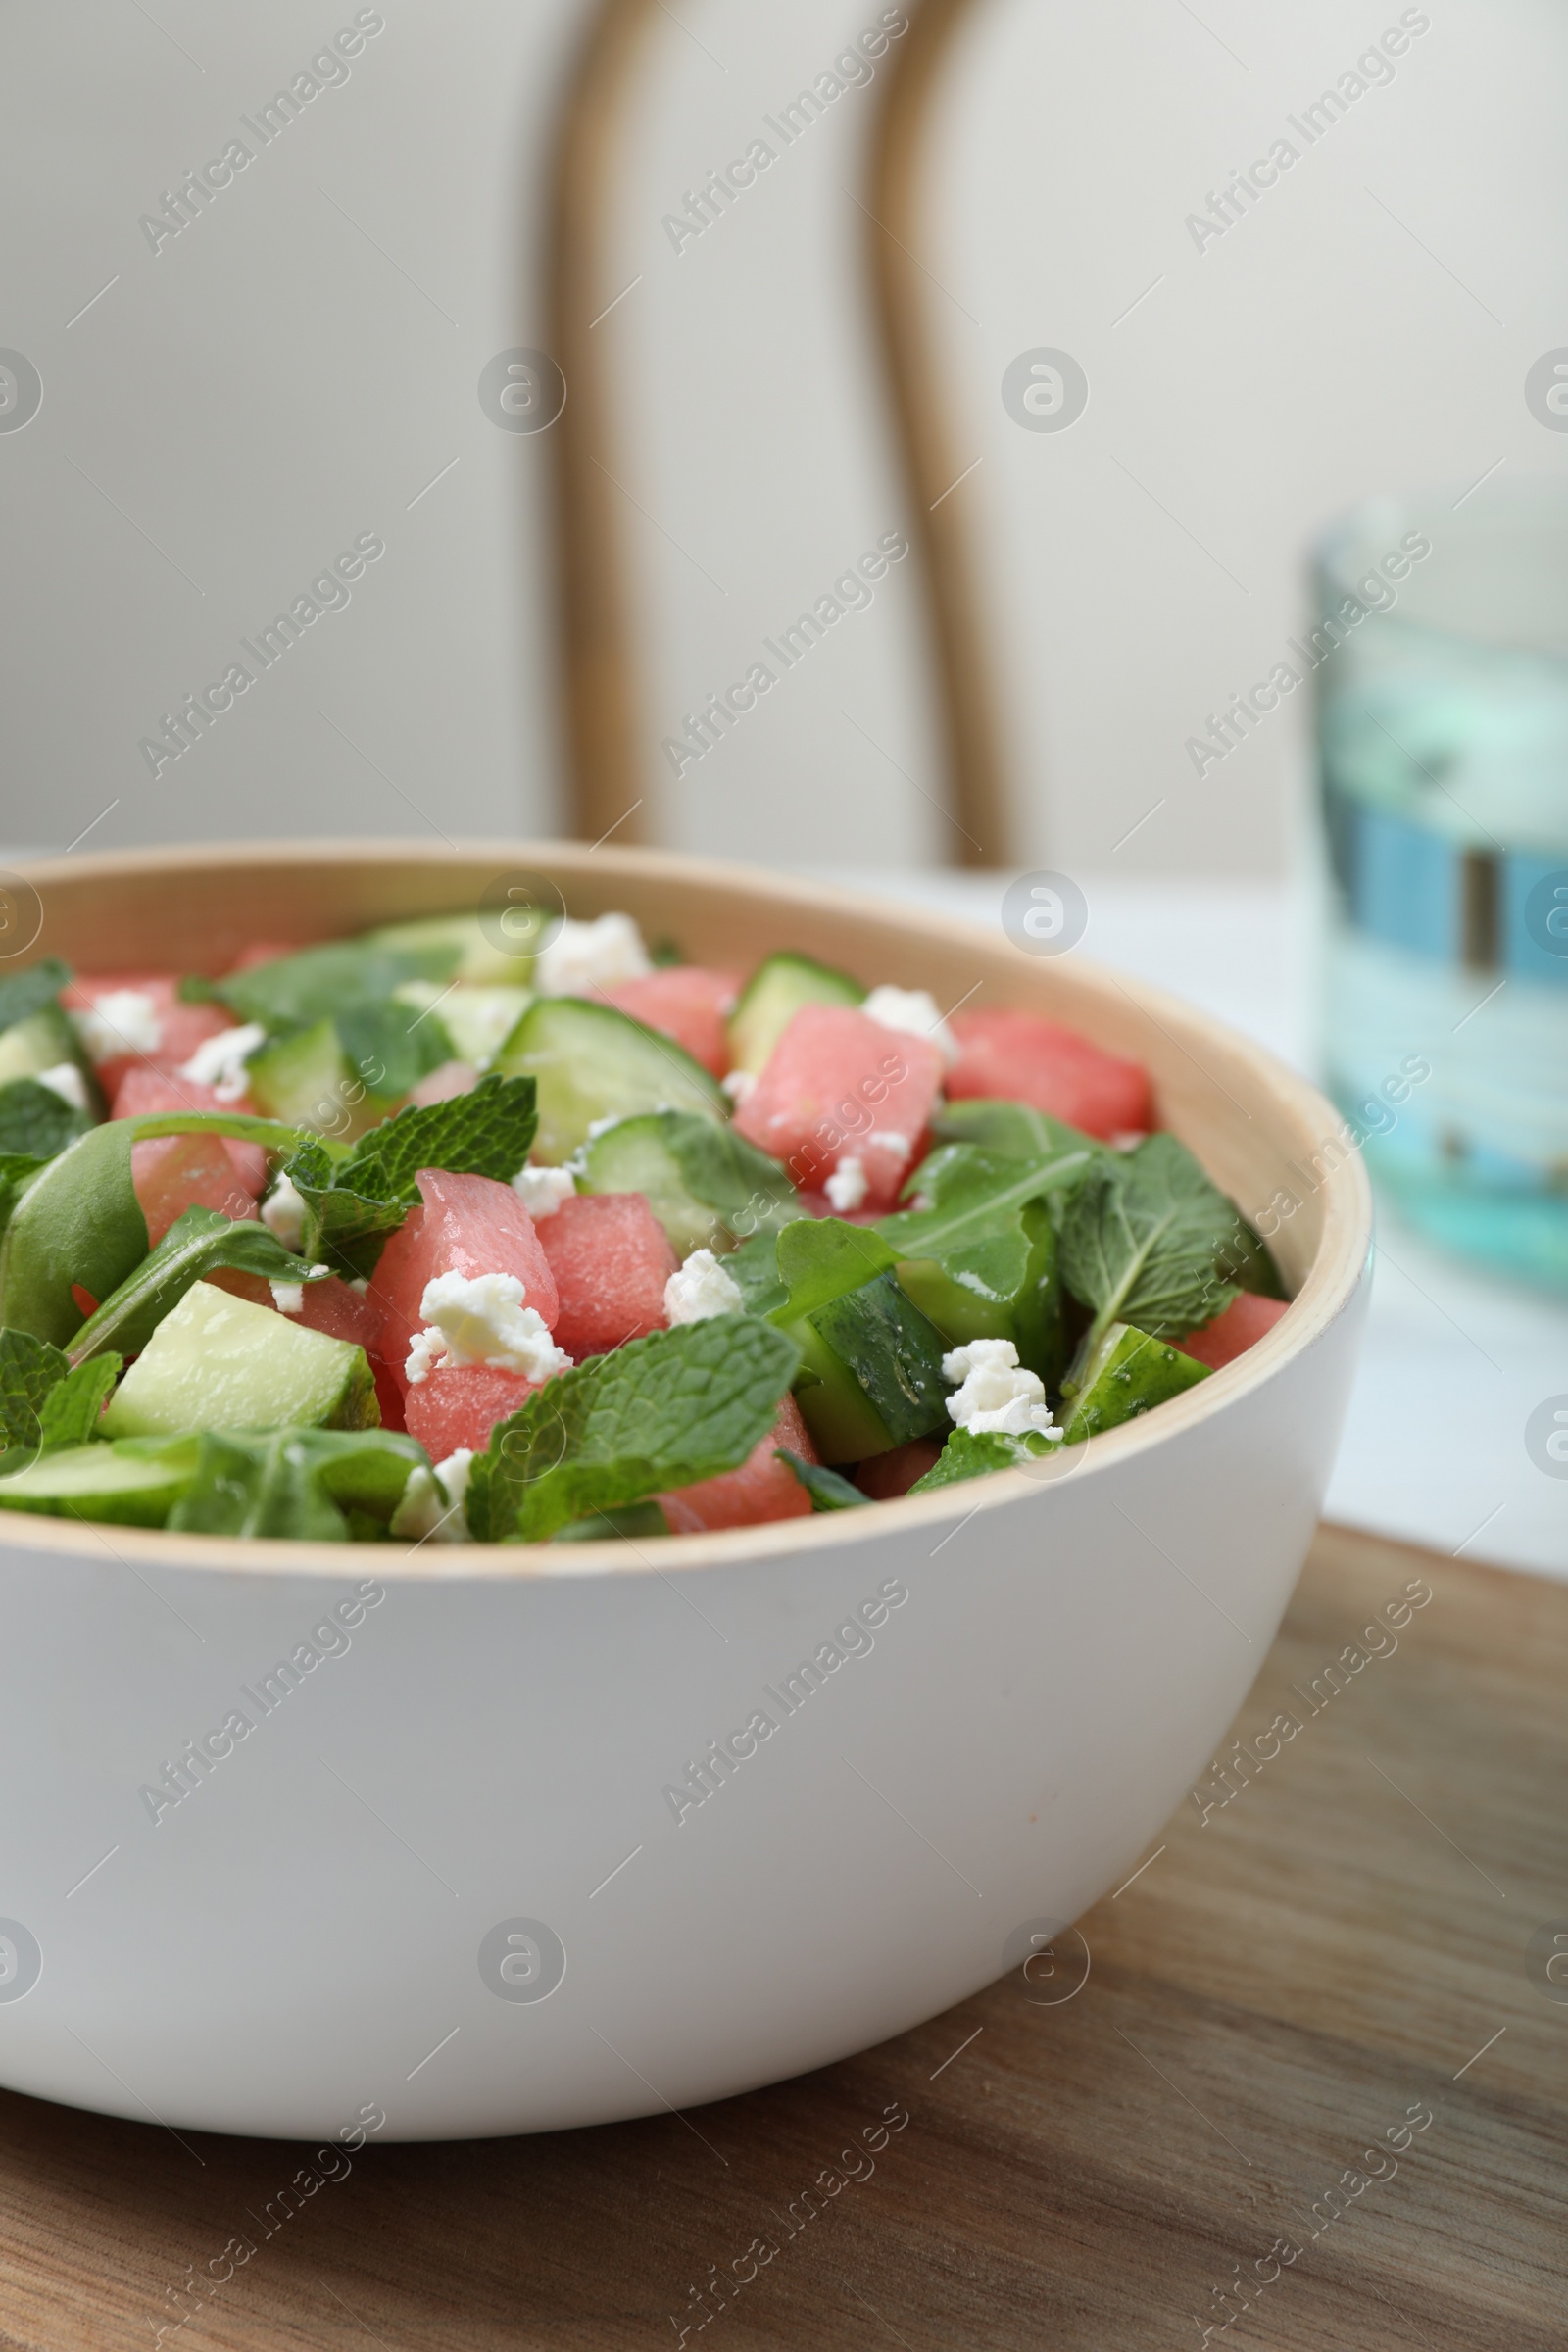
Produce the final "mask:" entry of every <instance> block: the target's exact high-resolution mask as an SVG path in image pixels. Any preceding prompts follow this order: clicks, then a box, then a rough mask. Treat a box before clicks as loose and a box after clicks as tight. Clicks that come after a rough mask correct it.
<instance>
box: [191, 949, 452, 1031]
mask: <svg viewBox="0 0 1568 2352" xmlns="http://www.w3.org/2000/svg"><path fill="white" fill-rule="evenodd" d="M462 952H463V951H462V947H461V944H460V943H459V942H458V941H456V940H445V941H440V940H436V941H430V942H427V943H424V944H422V945H418V946H413V945H410V946H404V947H397V948H390V947H386V946H377V945H375V944H374V943H372V942H371V941H369V940H358V939H338V940H331V941H329V942H328V943H327V945H326V946H324V947H319V948H302V949H301V950H300V952H299V953H298V955H295V956H277V957H276V958H275V959H274V960H273V961H272V962H271V963H258V964H253V965H252V966H251V968H250V970H249V971H247V972H231V973H230V974H229V975H228V977H227V978H226V979H223V980H219V981H216V982H215V983H214V984H213V993H214V994H215V995H216V996H217V997H219V998H220V999H221V1002H222V1003H223V1004H225V1005H227V1006H228V1007H229V1009H230V1011H231V1012H234V1013H236V1014H237V1015H238V1016H239V1018H240V1019H241V1020H242V1021H260V1022H261V1023H262V1024H263V1026H264V1027H265V1028H267V1029H269V1030H272V1029H294V1028H306V1027H308V1026H309V1025H310V1024H311V1022H313V1021H319V1020H322V1019H325V1018H327V1017H330V1018H332V1019H334V1020H336V1019H338V1018H339V1016H340V1015H341V1014H343V1013H344V1012H345V1011H346V1009H347V1008H348V1007H349V1006H350V1005H379V1004H385V1002H386V1000H387V999H388V998H389V997H390V996H391V994H392V992H393V990H394V989H395V988H399V987H401V985H402V984H403V982H404V981H405V980H450V979H451V977H452V975H453V973H454V972H455V971H456V969H457V967H458V963H459V960H460V958H461V956H462Z"/></svg>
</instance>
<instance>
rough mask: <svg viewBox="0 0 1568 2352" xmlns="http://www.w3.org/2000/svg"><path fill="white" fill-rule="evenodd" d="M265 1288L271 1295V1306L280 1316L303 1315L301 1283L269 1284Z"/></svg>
mask: <svg viewBox="0 0 1568 2352" xmlns="http://www.w3.org/2000/svg"><path fill="white" fill-rule="evenodd" d="M267 1287H268V1289H269V1290H270V1292H271V1294H272V1304H273V1305H274V1306H275V1307H276V1309H277V1311H278V1313H279V1314H280V1315H303V1314H304V1312H305V1285H304V1283H303V1282H270V1283H269V1284H268V1286H267Z"/></svg>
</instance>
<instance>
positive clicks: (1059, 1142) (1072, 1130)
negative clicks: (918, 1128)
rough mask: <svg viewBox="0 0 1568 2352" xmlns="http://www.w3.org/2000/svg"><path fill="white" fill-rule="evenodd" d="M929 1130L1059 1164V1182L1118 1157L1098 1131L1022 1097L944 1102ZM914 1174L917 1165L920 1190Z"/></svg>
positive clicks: (996, 1152)
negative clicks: (1054, 1114) (1016, 1099)
mask: <svg viewBox="0 0 1568 2352" xmlns="http://www.w3.org/2000/svg"><path fill="white" fill-rule="evenodd" d="M931 1132H932V1134H933V1135H934V1136H935V1137H936V1138H937V1140H938V1142H939V1143H944V1144H974V1145H975V1146H976V1147H977V1148H978V1149H979V1150H980V1151H982V1152H989V1153H990V1154H991V1155H992V1156H993V1158H996V1159H1036V1160H1046V1161H1051V1162H1054V1163H1058V1164H1059V1166H1060V1170H1061V1173H1060V1176H1059V1178H1058V1179H1057V1181H1058V1182H1060V1183H1061V1184H1063V1185H1065V1184H1075V1183H1077V1181H1078V1179H1079V1177H1080V1176H1083V1175H1087V1173H1088V1171H1089V1170H1090V1168H1092V1167H1094V1166H1096V1165H1097V1164H1098V1163H1099V1162H1100V1161H1102V1160H1111V1159H1114V1158H1115V1157H1116V1156H1117V1155H1116V1153H1115V1152H1112V1151H1111V1149H1110V1147H1109V1145H1108V1144H1103V1143H1101V1141H1100V1140H1099V1138H1098V1137H1097V1136H1093V1135H1085V1134H1083V1133H1082V1131H1081V1130H1080V1129H1078V1128H1077V1127H1069V1126H1068V1125H1067V1123H1066V1121H1065V1120H1064V1119H1054V1118H1052V1117H1050V1116H1049V1114H1048V1113H1047V1112H1045V1111H1043V1110H1031V1109H1030V1107H1029V1105H1028V1103H1005V1102H1001V1101H993V1100H991V1099H989V1098H979V1097H977V1098H974V1099H972V1100H970V1101H968V1102H965V1103H943V1104H942V1105H941V1107H940V1109H938V1110H937V1111H936V1113H935V1114H934V1116H933V1118H932V1121H931ZM1069 1163H1072V1164H1071V1165H1069ZM919 1175H920V1171H919V1169H916V1170H915V1176H914V1179H912V1180H911V1181H913V1182H915V1184H916V1186H917V1189H923V1188H920V1187H919V1186H918V1179H919ZM908 1189H909V1188H908V1186H906V1187H905V1190H906V1191H907V1190H908Z"/></svg>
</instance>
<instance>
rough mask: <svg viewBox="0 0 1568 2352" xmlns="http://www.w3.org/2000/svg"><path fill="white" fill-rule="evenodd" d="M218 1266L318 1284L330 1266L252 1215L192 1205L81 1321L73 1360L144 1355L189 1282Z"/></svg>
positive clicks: (265, 1277)
mask: <svg viewBox="0 0 1568 2352" xmlns="http://www.w3.org/2000/svg"><path fill="white" fill-rule="evenodd" d="M219 1266H232V1267H234V1268H235V1269H236V1270H237V1271H238V1272H240V1273H242V1274H259V1275H260V1276H261V1277H262V1279H263V1280H264V1281H266V1282H301V1283H304V1282H319V1281H320V1280H321V1279H322V1276H323V1275H324V1273H325V1271H326V1269H325V1268H324V1267H322V1268H320V1269H319V1270H318V1269H317V1268H316V1267H314V1266H313V1265H312V1264H311V1263H310V1261H309V1260H308V1259H307V1258H303V1257H296V1256H295V1255H294V1252H293V1251H292V1250H285V1249H284V1247H283V1245H282V1243H281V1242H280V1241H279V1240H278V1239H277V1238H276V1236H275V1235H274V1234H272V1233H270V1232H269V1231H268V1229H267V1227H266V1226H265V1225H261V1224H258V1223H257V1222H256V1221H255V1219H254V1218H246V1219H244V1220H242V1221H236V1220H235V1219H234V1218H232V1217H225V1216H222V1215H221V1213H220V1212H219V1211H218V1210H217V1209H216V1208H187V1209H186V1211H185V1213H184V1215H183V1216H181V1217H176V1218H175V1220H174V1222H173V1224H172V1225H171V1227H170V1228H169V1231H168V1232H167V1233H166V1234H165V1236H164V1238H163V1240H162V1241H161V1242H160V1243H159V1245H158V1247H157V1249H156V1250H151V1251H150V1252H149V1253H148V1255H147V1256H146V1257H144V1258H143V1259H142V1261H141V1264H140V1265H139V1266H137V1267H136V1269H135V1271H134V1272H133V1273H131V1274H129V1275H127V1276H126V1278H125V1280H124V1281H123V1283H122V1284H121V1285H120V1287H119V1288H118V1290H115V1291H112V1292H111V1293H110V1295H109V1297H108V1298H107V1299H105V1300H104V1302H103V1304H102V1305H101V1306H100V1307H99V1309H98V1311H97V1313H96V1314H94V1315H91V1316H89V1317H88V1319H87V1321H86V1322H85V1323H84V1324H83V1325H82V1326H81V1329H80V1330H79V1331H78V1332H77V1333H76V1335H75V1337H74V1338H73V1341H72V1343H71V1347H70V1349H69V1354H70V1358H71V1361H72V1363H73V1364H84V1363H85V1362H86V1361H87V1359H88V1358H89V1357H90V1356H95V1355H102V1354H103V1353H104V1351H105V1350H106V1349H108V1348H114V1349H116V1350H118V1352H119V1353H120V1354H121V1355H139V1354H140V1353H141V1350H142V1349H143V1348H145V1347H146V1345H147V1343H148V1341H149V1340H150V1339H151V1338H152V1336H153V1333H154V1332H155V1331H156V1329H157V1328H158V1325H159V1324H160V1323H161V1322H162V1321H163V1319H164V1317H165V1316H166V1315H167V1314H168V1313H169V1311H170V1309H171V1307H174V1306H177V1305H178V1304H179V1301H180V1300H181V1299H183V1298H184V1296H185V1293H186V1292H187V1291H188V1290H189V1289H190V1287H191V1284H192V1283H193V1282H201V1281H202V1280H204V1278H205V1277H206V1276H207V1275H209V1274H211V1273H213V1272H214V1271H215V1270H216V1268H218V1267H219Z"/></svg>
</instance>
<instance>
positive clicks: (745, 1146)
mask: <svg viewBox="0 0 1568 2352" xmlns="http://www.w3.org/2000/svg"><path fill="white" fill-rule="evenodd" d="M578 1190H579V1191H580V1192H585V1193H641V1194H643V1195H644V1197H645V1198H646V1200H647V1201H648V1205H649V1207H650V1208H651V1209H652V1210H653V1212H654V1214H655V1216H656V1217H657V1218H658V1219H659V1222H660V1223H661V1225H662V1227H663V1228H664V1231H665V1233H666V1234H667V1235H668V1236H669V1244H670V1248H671V1249H672V1250H674V1252H675V1254H676V1256H677V1257H681V1258H686V1257H690V1255H691V1253H692V1251H693V1250H733V1248H734V1247H735V1244H736V1243H737V1242H739V1241H746V1240H748V1239H749V1238H750V1236H751V1235H753V1234H754V1233H773V1232H776V1231H777V1230H778V1228H779V1227H780V1226H781V1225H787V1224H789V1223H790V1222H791V1220H792V1219H793V1218H796V1217H799V1216H802V1215H804V1214H805V1211H804V1210H803V1209H802V1207H801V1205H800V1202H799V1201H798V1199H797V1197H796V1192H795V1187H794V1186H793V1185H792V1184H791V1182H790V1180H789V1177H788V1176H787V1175H786V1174H785V1172H784V1169H783V1168H782V1167H781V1166H780V1164H779V1162H778V1161H777V1160H776V1159H769V1158H768V1156H767V1153H766V1152H759V1151H758V1150H757V1148H756V1146H755V1145H754V1144H749V1143H747V1142H746V1141H745V1140H744V1138H743V1137H741V1136H738V1135H737V1134H736V1133H735V1130H734V1129H733V1127H720V1126H717V1125H715V1123H714V1122H713V1120H712V1119H710V1118H700V1117H698V1116H697V1114H696V1113H695V1112H693V1111H689V1110H652V1111H647V1112H645V1113H644V1114H643V1116H642V1117H641V1118H635V1119H619V1120H617V1121H616V1123H615V1125H614V1126H613V1127H611V1128H609V1129H607V1131H606V1132H605V1134H603V1135H598V1136H595V1138H594V1140H593V1142H592V1143H591V1144H590V1145H589V1146H588V1149H587V1152H586V1153H585V1154H584V1160H583V1173H582V1176H581V1177H580V1179H579V1181H578Z"/></svg>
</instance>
